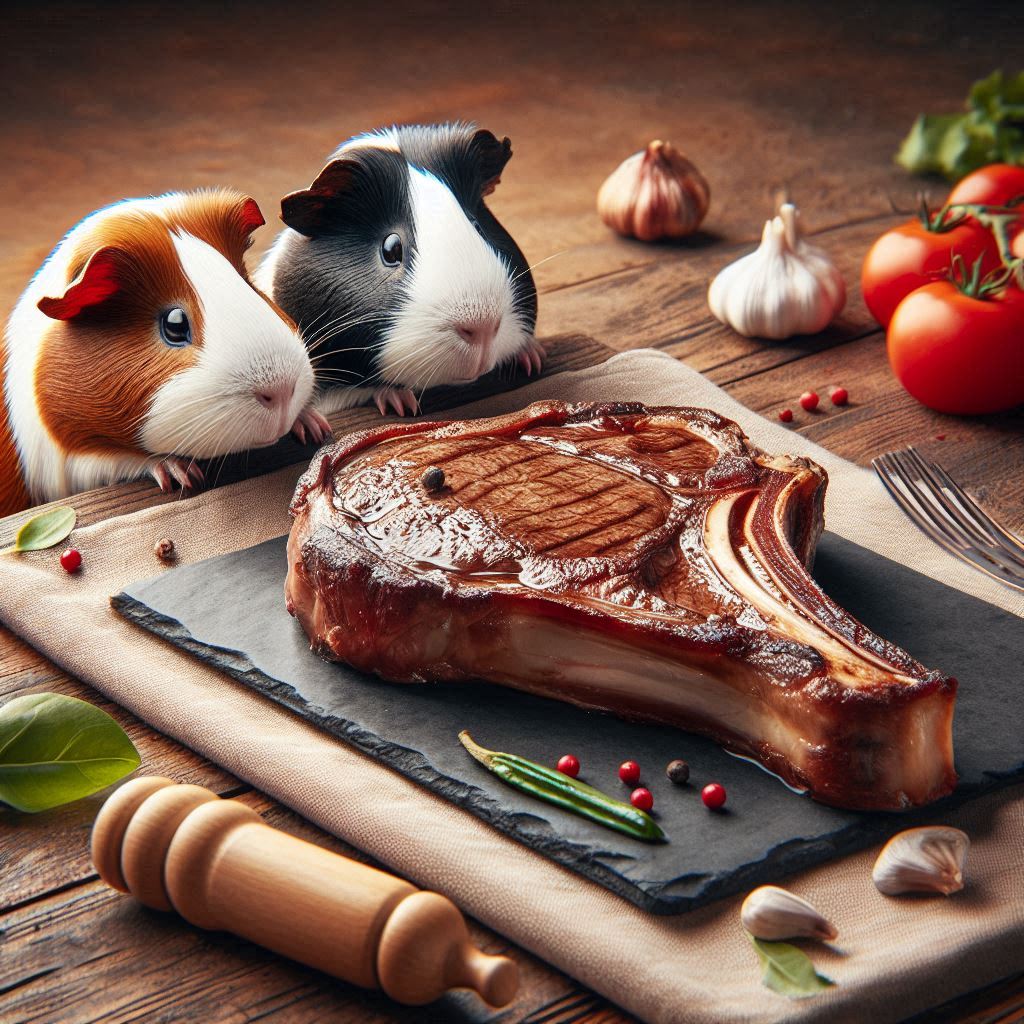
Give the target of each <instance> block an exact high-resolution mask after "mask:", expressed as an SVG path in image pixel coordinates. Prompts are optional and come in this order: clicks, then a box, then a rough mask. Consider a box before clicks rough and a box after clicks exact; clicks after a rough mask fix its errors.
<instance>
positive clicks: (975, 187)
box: [946, 164, 1024, 206]
mask: <svg viewBox="0 0 1024 1024" xmlns="http://www.w3.org/2000/svg"><path fill="white" fill-rule="evenodd" d="M1019 196H1024V167H1014V166H1013V164H989V165H988V167H980V168H979V169H978V170H976V171H972V172H971V173H970V174H968V175H967V177H966V178H962V179H961V180H960V181H959V182H958V183H957V184H956V185H955V186H954V187H953V191H952V192H950V193H949V198H948V199H947V200H946V205H947V206H951V205H952V204H953V203H981V204H983V205H985V206H1005V205H1006V204H1007V203H1008V202H1010V201H1011V200H1013V199H1016V198H1018V197H1019Z"/></svg>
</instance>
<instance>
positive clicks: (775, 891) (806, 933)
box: [740, 885, 839, 942]
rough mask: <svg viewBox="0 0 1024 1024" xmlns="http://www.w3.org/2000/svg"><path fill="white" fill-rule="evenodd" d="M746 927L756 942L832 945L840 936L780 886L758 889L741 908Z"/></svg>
mask: <svg viewBox="0 0 1024 1024" xmlns="http://www.w3.org/2000/svg"><path fill="white" fill-rule="evenodd" d="M740 920H741V921H742V922H743V927H744V928H746V929H747V931H748V932H750V934H751V935H753V936H754V938H755V939H765V940H766V941H768V942H776V941H778V940H780V939H801V938H806V939H821V940H822V941H826V942H829V941H831V940H832V939H834V938H836V936H838V935H839V932H838V931H837V930H836V927H835V925H834V924H832V922H831V921H828V920H827V919H826V918H824V917H822V915H821V914H819V913H818V912H817V911H816V910H815V909H814V907H812V906H811V905H810V903H808V902H807V900H802V899H801V898H800V897H799V896H794V895H793V893H791V892H789V891H788V890H786V889H780V888H779V887H778V886H777V885H762V886H761V887H760V888H759V889H755V890H754V891H753V892H752V893H751V894H750V895H749V896H748V897H747V898H746V899H745V900H744V901H743V906H742V907H741V908H740Z"/></svg>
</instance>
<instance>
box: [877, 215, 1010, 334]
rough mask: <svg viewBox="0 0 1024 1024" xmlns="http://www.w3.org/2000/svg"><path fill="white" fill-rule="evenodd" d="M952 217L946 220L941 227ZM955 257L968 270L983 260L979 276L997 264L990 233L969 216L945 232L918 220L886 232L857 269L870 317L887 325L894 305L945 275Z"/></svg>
mask: <svg viewBox="0 0 1024 1024" xmlns="http://www.w3.org/2000/svg"><path fill="white" fill-rule="evenodd" d="M951 219H954V218H951V217H949V216H947V217H945V218H943V219H942V223H949V222H950V220H951ZM929 221H931V223H932V224H934V220H933V219H932V218H929ZM954 253H956V254H958V255H959V256H961V257H962V258H963V261H964V263H965V264H966V265H967V266H968V267H972V266H973V265H974V261H975V260H977V258H978V257H979V256H981V257H983V259H982V264H981V269H982V274H983V275H984V274H987V273H989V272H990V271H992V270H995V269H997V268H998V267H999V266H1000V265H1001V264H1000V260H999V248H998V246H997V245H996V242H995V239H994V238H993V236H992V234H991V232H990V231H988V230H987V229H986V228H983V227H982V226H981V225H980V224H977V223H975V222H974V221H973V220H971V219H969V218H968V219H966V220H961V221H960V222H959V223H958V224H957V225H956V226H955V227H952V228H948V229H946V230H932V228H931V227H930V226H926V225H925V223H924V221H923V220H922V219H918V220H911V221H907V223H906V224H901V225H900V226H899V227H897V228H893V229H892V230H891V231H887V232H886V233H885V234H884V235H882V237H881V238H879V239H878V241H877V242H875V244H874V245H873V246H872V247H871V248H870V249H869V250H868V254H867V256H865V257H864V266H863V268H862V269H861V275H860V287H861V291H862V293H863V295H864V301H865V302H866V303H867V307H868V309H870V310H871V315H872V316H873V317H874V318H875V319H876V320H877V321H878V322H879V323H880V324H881V325H882V326H883V327H887V326H888V324H889V321H890V320H891V319H892V314H893V312H894V311H895V309H896V307H897V306H898V305H899V304H900V302H901V301H902V300H903V299H904V298H906V296H907V295H909V294H910V293H911V292H912V291H914V289H915V288H920V287H921V286H922V285H925V284H928V283H929V282H931V281H937V280H940V279H941V278H943V277H946V276H947V275H948V273H949V269H950V267H951V266H952V262H953V254H954Z"/></svg>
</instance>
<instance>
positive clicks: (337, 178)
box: [281, 160, 358, 238]
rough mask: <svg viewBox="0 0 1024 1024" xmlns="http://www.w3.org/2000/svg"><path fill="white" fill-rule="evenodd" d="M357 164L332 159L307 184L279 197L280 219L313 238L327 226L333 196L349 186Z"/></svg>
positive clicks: (333, 202) (332, 205)
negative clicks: (306, 186)
mask: <svg viewBox="0 0 1024 1024" xmlns="http://www.w3.org/2000/svg"><path fill="white" fill-rule="evenodd" d="M357 166H358V164H356V162H355V161H354V160H332V161H331V162H330V163H329V164H328V165H327V166H326V167H325V168H324V169H323V170H322V171H321V172H320V173H319V174H318V175H317V176H316V181H314V182H313V184H312V185H310V186H309V188H304V189H302V190H301V191H299V192H292V193H291V194H290V195H287V196H285V197H284V199H282V200H281V220H283V221H284V222H285V224H287V225H288V227H290V228H292V229H293V230H295V231H298V232H299V234H302V235H308V236H309V237H310V238H316V236H317V235H320V234H323V233H324V231H325V230H326V229H328V228H329V227H330V224H331V221H332V220H333V217H332V212H333V208H334V204H335V200H337V198H338V197H339V196H341V195H343V194H344V193H346V192H347V191H348V190H349V189H350V188H351V187H352V182H353V181H354V179H355V172H356V168H357Z"/></svg>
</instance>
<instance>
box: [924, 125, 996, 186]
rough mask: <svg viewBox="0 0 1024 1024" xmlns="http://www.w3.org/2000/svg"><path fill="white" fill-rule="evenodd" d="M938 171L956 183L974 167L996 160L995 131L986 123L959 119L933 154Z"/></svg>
mask: <svg viewBox="0 0 1024 1024" xmlns="http://www.w3.org/2000/svg"><path fill="white" fill-rule="evenodd" d="M936 157H937V162H938V165H939V170H940V171H941V172H942V174H944V175H945V176H946V177H947V178H949V180H950V181H959V180H960V178H962V177H963V176H964V175H965V174H969V173H970V172H971V171H973V170H974V169H975V168H976V167H983V166H984V165H985V164H989V163H992V162H993V161H995V160H997V159H998V150H997V148H996V145H995V132H994V131H993V128H992V125H991V124H990V123H988V122H980V123H978V122H975V121H973V119H972V118H971V117H961V118H958V119H957V121H956V123H955V124H953V125H951V126H950V127H949V129H948V130H947V131H946V133H945V135H944V136H943V137H942V141H941V142H940V143H939V146H938V151H937V153H936Z"/></svg>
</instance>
